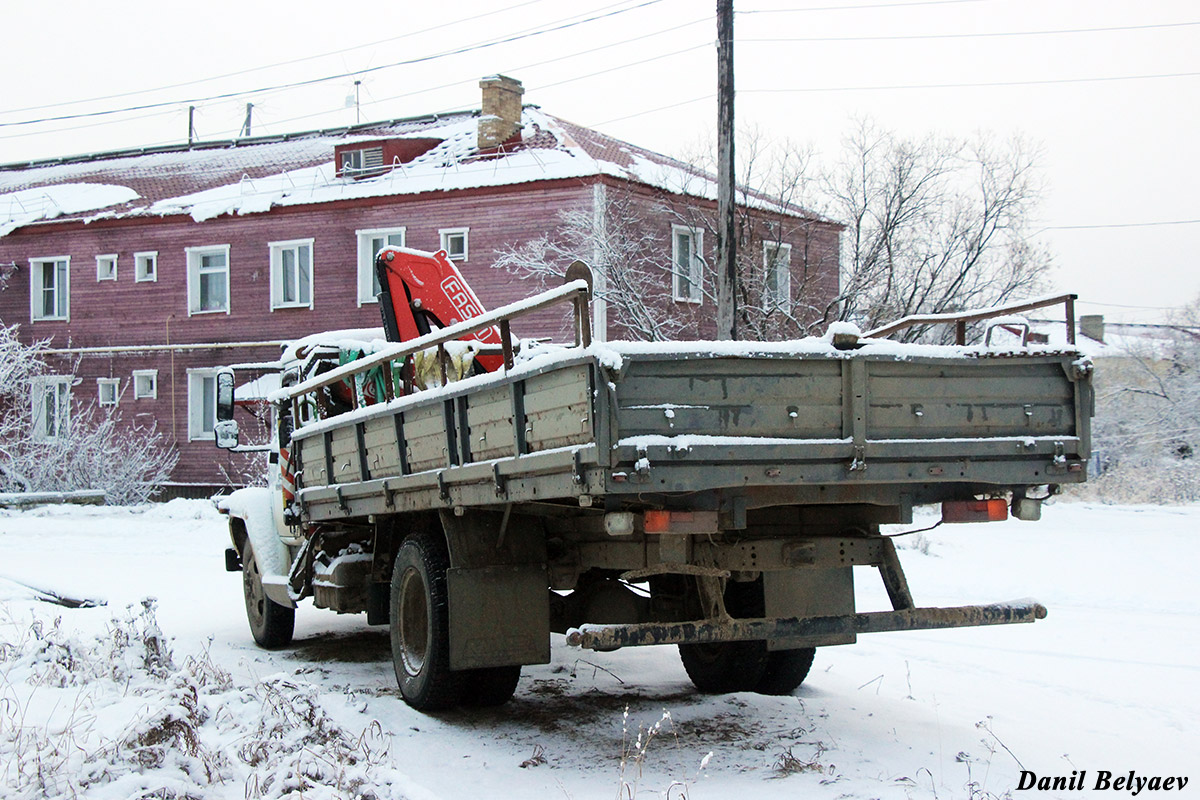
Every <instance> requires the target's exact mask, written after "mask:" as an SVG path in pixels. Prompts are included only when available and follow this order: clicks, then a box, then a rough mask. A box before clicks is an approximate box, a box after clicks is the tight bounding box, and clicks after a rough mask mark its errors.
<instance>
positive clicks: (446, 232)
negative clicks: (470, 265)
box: [438, 228, 471, 261]
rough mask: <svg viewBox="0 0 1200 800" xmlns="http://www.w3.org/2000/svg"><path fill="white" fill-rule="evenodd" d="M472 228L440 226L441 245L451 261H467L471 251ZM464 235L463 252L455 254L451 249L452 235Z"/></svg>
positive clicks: (439, 237)
mask: <svg viewBox="0 0 1200 800" xmlns="http://www.w3.org/2000/svg"><path fill="white" fill-rule="evenodd" d="M470 232H471V229H470V228H439V229H438V239H440V240H441V247H442V249H443V250H445V251H446V255H447V256H449V258H450V260H451V261H467V260H468V255H469V253H470V237H469V234H470ZM452 236H462V253H461V254H460V255H455V254H454V253H452V252H451V251H450V237H452Z"/></svg>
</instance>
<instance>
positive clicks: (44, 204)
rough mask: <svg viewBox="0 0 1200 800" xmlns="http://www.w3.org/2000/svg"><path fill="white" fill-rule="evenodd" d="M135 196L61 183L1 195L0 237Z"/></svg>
mask: <svg viewBox="0 0 1200 800" xmlns="http://www.w3.org/2000/svg"><path fill="white" fill-rule="evenodd" d="M137 198H138V193H137V192H135V191H134V190H133V189H130V188H129V187H127V186H112V185H109V184H106V183H60V184H57V185H54V186H44V187H37V188H32V189H20V190H18V191H15V192H9V193H8V194H4V195H0V236H6V235H7V234H9V233H11V232H12V231H14V230H16V229H17V228H20V227H22V226H24V225H28V224H29V223H31V222H36V221H38V220H43V219H55V218H56V217H61V216H64V215H73V214H79V213H81V212H84V211H96V210H97V209H102V208H111V207H113V206H119V205H123V204H126V203H130V202H132V201H134V200H136V199H137Z"/></svg>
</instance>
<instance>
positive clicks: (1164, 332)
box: [1093, 297, 1200, 502]
mask: <svg viewBox="0 0 1200 800" xmlns="http://www.w3.org/2000/svg"><path fill="white" fill-rule="evenodd" d="M1093 442H1094V447H1095V449H1096V451H1097V453H1098V454H1099V455H1100V456H1101V459H1102V466H1103V468H1104V471H1103V473H1102V475H1101V476H1100V479H1099V480H1097V481H1095V486H1096V491H1097V492H1098V493H1099V494H1100V496H1102V497H1105V498H1106V499H1113V500H1117V501H1122V502H1179V501H1195V500H1200V297H1198V298H1196V299H1195V300H1193V301H1192V302H1191V303H1190V304H1189V305H1187V306H1185V307H1184V308H1183V309H1181V310H1180V311H1179V312H1178V313H1177V314H1175V315H1174V319H1173V320H1172V325H1170V326H1165V327H1164V328H1162V329H1161V331H1160V335H1159V336H1156V337H1153V338H1130V339H1128V340H1126V341H1124V342H1123V343H1122V344H1120V345H1119V348H1118V353H1117V355H1116V356H1114V357H1110V358H1105V359H1104V361H1103V362H1102V363H1101V365H1100V366H1099V367H1098V368H1097V371H1096V418H1095V422H1094V424H1093Z"/></svg>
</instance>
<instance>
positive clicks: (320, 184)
mask: <svg viewBox="0 0 1200 800" xmlns="http://www.w3.org/2000/svg"><path fill="white" fill-rule="evenodd" d="M479 119H480V117H479V114H478V112H463V113H458V114H451V115H447V116H442V117H438V116H431V117H424V118H416V119H410V120H396V121H392V122H386V123H372V124H369V125H361V126H354V127H353V128H343V129H337V130H333V131H314V132H311V133H306V134H295V135H294V136H286V137H262V138H258V139H247V140H240V141H233V142H224V143H209V144H200V145H193V146H185V145H180V146H178V147H172V148H158V149H155V150H153V151H128V152H122V153H110V154H97V155H93V156H81V157H79V158H72V159H59V160H56V161H47V162H35V163H29V164H16V165H8V166H0V236H3V235H5V234H7V233H10V232H11V231H13V230H16V229H17V228H19V227H21V226H24V225H27V224H30V223H32V222H36V221H39V220H51V219H60V220H61V219H82V220H84V221H90V220H92V219H96V218H99V217H138V216H143V217H145V216H168V215H187V216H190V217H192V219H194V220H196V221H203V220H207V219H212V218H214V217H218V216H222V215H244V214H258V213H263V212H266V211H269V210H270V209H272V208H277V207H283V206H298V205H309V204H318V203H329V202H335V201H338V200H351V199H359V198H367V197H388V196H397V195H412V194H424V193H429V192H437V191H450V190H456V189H469V188H476V187H481V186H508V185H515V184H521V183H529V182H532V181H542V180H561V179H569V178H585V177H595V176H611V177H615V178H619V179H623V180H628V181H633V182H636V183H641V184H645V185H648V186H651V187H655V188H659V189H663V190H666V191H669V192H673V193H677V194H685V195H690V196H694V197H702V198H708V199H712V198H715V197H716V184H715V182H714V180H713V179H712V178H711V176H706V175H704V174H703V173H701V172H700V171H698V170H697V169H695V168H694V167H691V166H690V165H688V164H685V163H684V162H680V161H676V160H674V159H671V158H668V157H666V156H663V155H660V154H657V153H654V152H652V151H649V150H645V149H643V148H639V147H636V146H634V145H631V144H628V143H626V142H622V141H620V140H617V139H612V138H611V137H608V136H605V135H603V134H601V133H598V132H597V131H593V130H590V129H588V128H583V127H580V126H578V125H575V124H573V123H570V122H566V121H565V120H561V119H558V118H557V117H553V116H551V115H549V114H546V113H544V112H542V111H541V110H540V109H538V108H536V107H532V106H530V107H526V108H525V110H524V113H523V118H522V122H523V131H524V133H523V141H522V142H520V143H518V144H517V145H515V146H510V147H508V148H506V149H503V150H501V151H499V152H481V151H480V150H479V149H478V144H477V129H478V124H479ZM402 138H421V139H436V140H440V141H439V143H438V144H436V145H435V146H433V147H432V148H431V149H429V150H427V151H426V152H424V153H422V154H421V155H418V156H417V157H415V158H413V159H412V160H410V161H409V162H407V163H404V164H397V165H395V166H394V167H393V168H392V169H390V170H389V171H387V172H384V173H383V174H380V175H377V176H374V177H368V178H361V177H360V178H359V179H357V180H356V179H354V178H352V177H339V176H338V175H337V169H336V164H335V163H334V146H335V145H345V144H348V143H350V144H352V143H354V142H358V141H362V142H375V141H379V140H385V139H402ZM743 200H744V201H746V202H750V203H752V204H754V205H756V206H763V207H768V206H769V207H770V208H771V209H772V210H777V211H782V212H784V213H789V214H793V215H796V216H805V217H810V218H817V217H816V215H814V214H812V213H811V212H807V211H805V210H803V209H800V208H797V207H794V206H786V207H779V206H776V205H772V204H771V203H770V202H769V200H767V199H766V198H764V197H760V196H748V197H746V198H743Z"/></svg>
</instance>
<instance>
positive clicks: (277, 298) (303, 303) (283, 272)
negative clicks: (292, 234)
mask: <svg viewBox="0 0 1200 800" xmlns="http://www.w3.org/2000/svg"><path fill="white" fill-rule="evenodd" d="M270 248H271V308H273V309H274V308H312V304H313V301H312V280H313V263H312V252H313V240H312V239H303V240H298V241H294V242H271V243H270Z"/></svg>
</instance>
